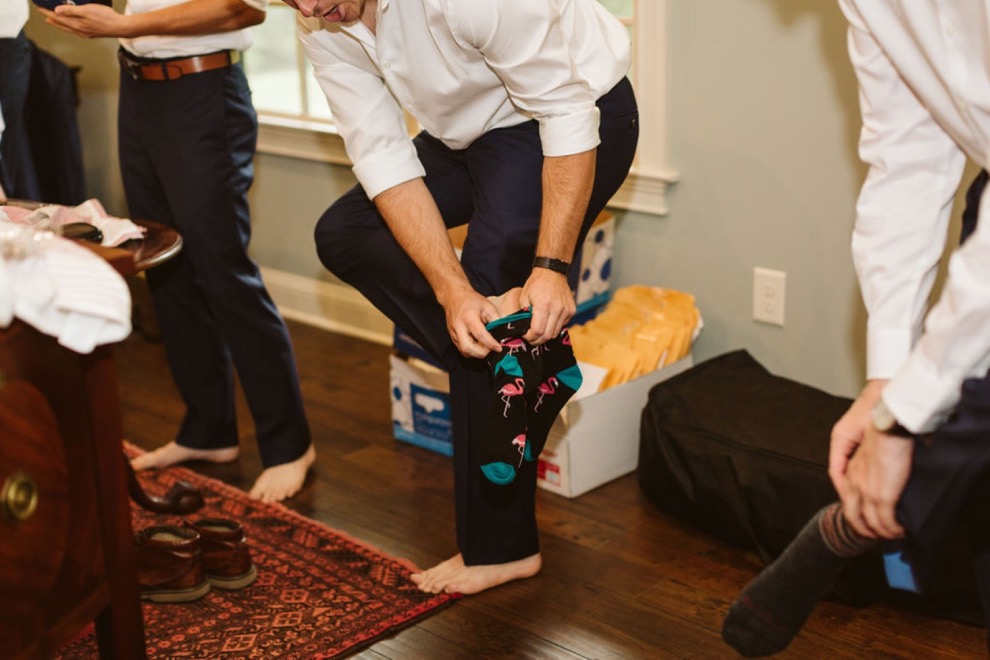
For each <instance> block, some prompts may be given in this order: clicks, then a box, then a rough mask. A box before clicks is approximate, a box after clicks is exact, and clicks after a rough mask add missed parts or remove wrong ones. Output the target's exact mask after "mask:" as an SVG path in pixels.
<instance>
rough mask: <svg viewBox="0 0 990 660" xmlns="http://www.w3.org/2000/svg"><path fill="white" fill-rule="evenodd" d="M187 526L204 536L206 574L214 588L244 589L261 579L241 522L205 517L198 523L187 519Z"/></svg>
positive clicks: (204, 566) (202, 543)
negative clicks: (256, 579) (258, 578)
mask: <svg viewBox="0 0 990 660" xmlns="http://www.w3.org/2000/svg"><path fill="white" fill-rule="evenodd" d="M183 524H184V525H185V526H186V528H187V529H190V530H193V531H195V532H197V533H198V534H199V536H200V539H201V540H200V545H201V547H202V548H203V554H202V560H203V571H204V572H205V573H206V579H207V580H209V582H210V584H212V585H213V586H214V587H217V588H218V589H243V588H244V587H246V586H248V585H249V584H251V583H252V582H254V580H255V578H257V577H258V571H257V569H255V567H254V562H252V561H251V550H250V548H248V543H247V539H246V538H245V536H244V530H243V529H242V528H241V526H240V524H239V523H236V522H234V521H233V520H223V519H221V518H201V519H199V520H196V521H194V522H190V521H188V520H186V521H184V522H183Z"/></svg>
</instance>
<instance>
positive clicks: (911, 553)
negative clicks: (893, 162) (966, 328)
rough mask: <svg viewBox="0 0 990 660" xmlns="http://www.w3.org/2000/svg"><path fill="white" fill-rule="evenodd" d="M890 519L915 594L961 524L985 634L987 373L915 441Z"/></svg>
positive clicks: (968, 213) (988, 575)
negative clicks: (897, 526) (898, 528)
mask: <svg viewBox="0 0 990 660" xmlns="http://www.w3.org/2000/svg"><path fill="white" fill-rule="evenodd" d="M987 180H988V177H987V172H986V171H985V170H984V171H981V172H980V173H979V175H978V176H977V177H976V179H975V180H974V181H973V183H972V184H971V185H970V188H969V190H968V191H967V193H966V208H965V210H964V212H963V216H962V237H961V242H963V243H964V242H965V241H966V239H967V238H969V236H970V235H971V234H972V233H973V231H974V230H975V228H976V224H977V218H978V216H979V207H980V199H981V196H982V194H983V190H984V187H985V186H986V184H987ZM988 285H990V283H988ZM897 519H898V522H900V523H901V525H902V526H903V527H904V529H905V530H906V532H907V537H906V540H905V541H904V542H903V543H901V544H899V545H903V552H904V554H905V555H906V556H907V558H908V560H909V562H910V563H911V567H912V572H913V573H914V578H915V581H916V582H917V584H918V586H919V587H920V588H921V589H922V591H927V590H928V589H929V588H931V586H932V580H935V579H937V576H938V568H939V565H940V562H941V558H942V556H943V551H944V548H943V544H944V542H945V540H946V539H947V538H948V537H949V533H950V531H951V530H952V528H953V526H954V525H956V524H963V525H965V527H966V528H967V531H968V533H969V536H970V545H971V550H972V555H973V558H974V560H973V569H974V573H975V577H976V582H977V587H978V591H979V594H980V601H981V605H982V609H983V616H984V618H985V619H986V623H987V628H988V631H990V373H988V374H987V375H985V376H984V377H982V378H970V379H967V380H966V381H964V382H963V386H962V392H961V396H960V400H959V403H958V404H957V405H956V408H955V410H953V411H952V413H951V415H950V416H949V418H948V419H947V420H946V421H945V422H944V423H942V424H940V425H939V427H938V428H936V429H935V431H934V432H933V433H931V434H929V435H927V436H922V437H919V438H916V444H915V450H914V455H913V458H912V464H911V475H910V477H909V479H908V483H907V485H906V486H905V488H904V492H903V493H902V494H901V499H900V500H899V501H898V503H897Z"/></svg>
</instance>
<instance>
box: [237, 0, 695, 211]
mask: <svg viewBox="0 0 990 660" xmlns="http://www.w3.org/2000/svg"><path fill="white" fill-rule="evenodd" d="M599 1H600V2H601V3H602V4H603V5H605V6H606V7H607V8H608V9H609V10H610V11H611V12H612V13H614V14H615V15H616V16H617V17H618V18H619V19H620V20H621V21H622V22H623V24H624V25H625V26H626V28H627V29H628V30H629V34H630V39H631V40H632V44H633V62H632V66H631V68H630V72H629V77H630V79H631V80H632V82H633V87H634V89H635V90H636V97H637V100H638V101H639V110H640V142H639V148H638V150H637V154H636V161H635V162H634V163H633V168H632V171H631V173H630V175H629V177H628V179H627V180H626V183H625V185H624V186H623V187H622V189H621V190H620V191H619V192H618V193H617V194H616V195H615V197H614V198H613V199H612V202H611V204H610V205H611V206H615V207H618V208H627V209H631V210H635V211H642V212H645V213H651V214H657V215H663V214H665V213H666V212H667V206H666V189H667V186H668V185H669V184H670V183H672V182H673V181H675V180H676V175H675V174H674V173H673V172H672V171H671V170H670V169H668V167H667V162H666V153H667V149H666V111H665V99H666V51H665V47H666V39H665V38H664V35H666V29H667V26H666V18H667V11H666V7H667V1H668V0H599ZM294 31H295V10H293V9H291V8H290V7H289V6H287V5H285V4H283V3H282V2H279V1H277V0H274V1H273V2H271V4H270V5H269V8H268V17H267V18H266V19H265V22H264V23H262V24H261V25H260V26H258V27H257V28H256V32H255V41H254V45H253V46H252V47H251V49H250V50H249V51H248V52H247V53H246V54H245V58H244V62H245V67H246V71H247V75H248V79H249V80H250V83H251V90H252V93H253V98H254V104H255V107H256V109H257V110H258V115H259V121H260V123H261V132H260V135H259V140H258V150H259V151H261V152H263V153H274V154H279V155H283V156H292V157H297V158H306V159H311V160H319V161H326V162H332V163H339V164H349V161H348V159H347V155H346V154H345V153H344V149H343V144H342V143H341V140H340V138H339V137H338V136H337V134H336V132H335V130H334V127H333V118H332V117H331V116H330V111H329V110H328V108H327V103H326V99H325V98H324V97H323V92H322V91H321V90H320V88H319V86H318V85H317V84H316V80H315V78H314V77H313V75H312V71H311V68H310V65H309V62H308V61H307V59H306V56H305V53H304V52H303V49H302V46H301V44H300V43H299V41H298V40H297V39H288V38H286V35H290V34H294Z"/></svg>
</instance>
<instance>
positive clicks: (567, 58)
mask: <svg viewBox="0 0 990 660" xmlns="http://www.w3.org/2000/svg"><path fill="white" fill-rule="evenodd" d="M463 5H464V6H463V7H460V6H458V7H451V8H450V9H448V19H449V21H450V26H451V31H452V32H453V33H454V34H455V35H456V36H457V38H458V39H460V40H462V42H463V43H464V44H465V45H466V46H469V47H472V48H477V49H478V51H479V52H481V53H482V55H483V56H484V58H485V61H486V62H487V63H488V65H489V66H490V67H491V69H492V71H494V72H495V75H497V76H498V77H499V79H500V80H501V81H502V83H503V84H504V85H505V89H506V91H507V92H508V95H509V98H510V99H511V101H512V103H514V104H515V105H516V106H517V107H518V108H519V109H521V110H522V111H523V112H525V113H527V114H529V115H530V116H532V117H533V118H534V119H536V120H537V121H538V122H539V125H540V141H541V143H542V146H543V154H544V155H545V156H566V155H570V154H576V153H581V152H584V151H588V150H589V149H594V148H595V147H597V146H598V143H599V136H598V122H599V111H598V108H597V106H596V105H595V101H596V100H597V99H596V98H595V96H594V94H593V93H592V91H591V89H590V88H589V86H588V84H587V83H586V81H584V80H582V79H581V78H580V76H578V75H577V70H578V67H577V66H576V63H575V62H574V58H573V56H572V51H571V48H570V46H569V43H568V38H567V35H566V33H565V31H564V30H563V29H562V25H561V17H560V14H559V11H558V10H557V9H556V8H555V7H554V3H551V2H533V1H532V0H503V1H502V2H499V3H484V4H483V5H482V6H472V5H471V3H463Z"/></svg>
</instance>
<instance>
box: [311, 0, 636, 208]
mask: <svg viewBox="0 0 990 660" xmlns="http://www.w3.org/2000/svg"><path fill="white" fill-rule="evenodd" d="M299 25H300V35H301V36H300V38H301V40H302V43H303V45H304V46H305V48H306V52H307V53H308V55H309V58H310V60H311V62H312V63H313V68H314V71H315V74H316V78H317V80H318V81H319V84H320V87H321V88H322V89H323V91H324V93H325V94H326V96H327V99H328V101H329V104H330V110H331V112H332V113H333V116H334V121H335V124H336V126H337V129H338V130H339V132H340V134H341V136H342V137H343V138H344V145H345V148H346V149H347V154H348V156H349V157H350V159H351V162H353V163H354V174H355V176H356V177H357V179H358V181H360V182H361V184H362V185H363V186H364V188H365V191H366V192H367V193H368V196H369V197H372V198H373V197H375V196H376V195H378V193H380V192H382V191H384V190H387V189H388V188H391V187H393V186H395V185H398V184H399V183H402V182H404V181H408V180H410V179H414V178H417V177H420V176H423V167H422V165H421V164H420V163H419V161H418V159H417V158H416V151H415V148H414V147H413V145H412V142H411V141H410V139H409V135H408V131H407V129H406V123H405V120H404V118H403V114H402V108H405V110H406V111H408V112H409V114H411V115H412V116H413V117H415V118H416V120H417V121H418V122H419V123H420V124H421V125H422V127H423V128H424V129H425V130H426V131H427V132H429V133H430V134H431V135H433V136H434V137H436V138H438V139H440V140H442V141H443V142H444V144H446V145H447V146H449V147H450V148H452V149H463V148H465V147H467V146H468V145H470V144H471V143H472V142H473V141H474V140H476V139H477V138H478V137H480V136H481V135H483V134H484V133H486V132H488V131H490V130H492V129H496V128H502V127H507V126H514V125H517V124H521V123H523V122H525V121H529V120H531V119H536V120H537V121H538V122H539V124H540V139H541V142H542V145H543V153H544V154H545V155H548V156H564V155H570V154H575V153H580V152H583V151H587V150H589V149H593V148H594V147H596V146H598V116H599V115H598V109H597V108H596V107H595V102H596V101H597V100H598V99H599V98H600V97H602V96H603V95H604V94H605V93H606V92H608V91H609V90H610V89H612V87H613V86H615V84H616V83H618V82H619V81H620V80H621V79H622V78H623V76H625V74H626V71H627V70H628V69H629V53H630V48H629V34H628V32H627V31H626V29H625V27H624V26H623V25H622V24H621V23H620V22H619V20H618V19H616V18H615V17H614V16H613V15H612V14H611V13H609V12H608V10H606V9H605V8H604V7H603V6H602V5H601V4H600V3H599V2H598V0H540V1H539V2H535V1H534V0H379V2H378V6H377V23H376V29H375V34H372V32H371V31H370V30H369V29H368V28H367V27H366V26H365V25H364V24H363V23H361V22H355V23H351V24H347V25H340V24H332V23H329V22H327V21H324V20H323V19H320V18H304V17H302V16H301V15H300V16H299Z"/></svg>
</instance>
